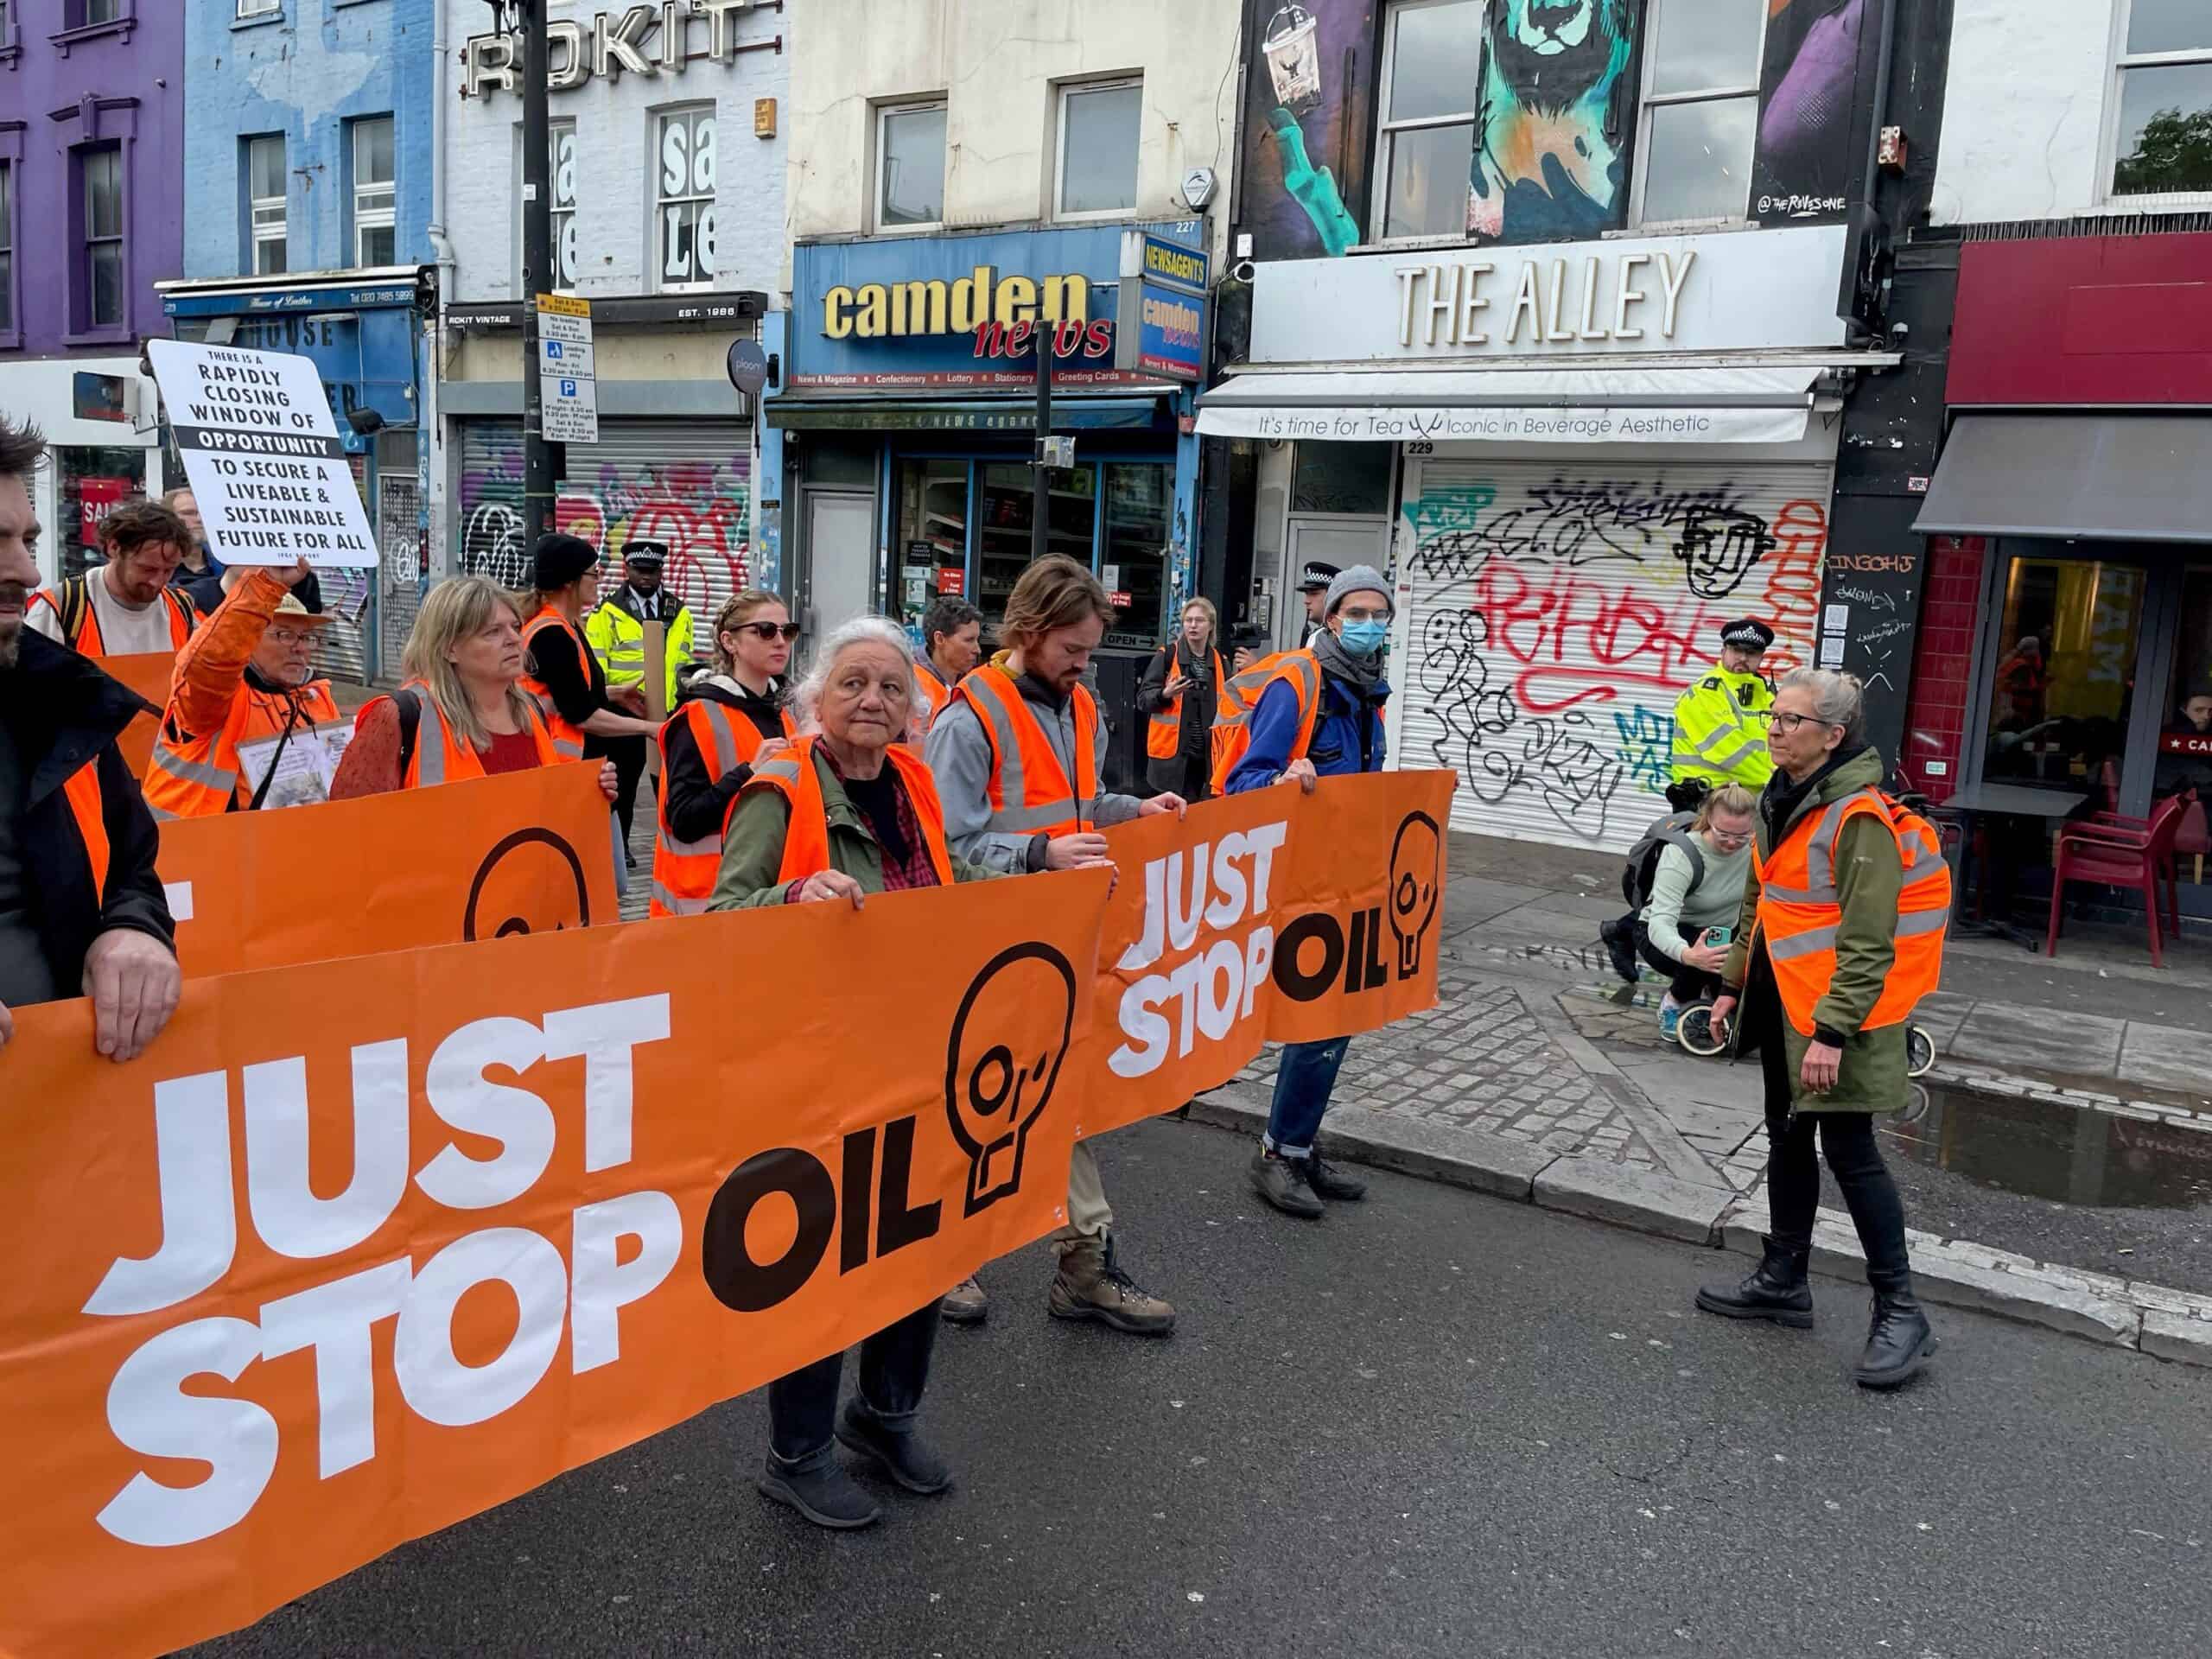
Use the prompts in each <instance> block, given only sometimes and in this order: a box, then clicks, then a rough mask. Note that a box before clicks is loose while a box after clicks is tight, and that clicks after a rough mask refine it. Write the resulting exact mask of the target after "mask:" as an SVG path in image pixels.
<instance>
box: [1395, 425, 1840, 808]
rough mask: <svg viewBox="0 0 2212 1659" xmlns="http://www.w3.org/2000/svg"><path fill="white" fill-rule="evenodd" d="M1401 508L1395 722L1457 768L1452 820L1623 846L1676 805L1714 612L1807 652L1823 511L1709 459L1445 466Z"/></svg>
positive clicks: (1429, 754) (1424, 751)
mask: <svg viewBox="0 0 2212 1659" xmlns="http://www.w3.org/2000/svg"><path fill="white" fill-rule="evenodd" d="M1431 474H1433V476H1432V475H1431ZM1404 517H1405V518H1406V521H1407V525H1408V530H1409V531H1410V534H1411V539H1412V543H1413V553H1412V556H1411V557H1410V558H1409V559H1408V576H1409V578H1410V580H1411V582H1412V584H1413V606H1412V621H1413V626H1414V639H1413V642H1412V655H1413V660H1412V662H1411V663H1409V664H1408V666H1407V672H1406V674H1405V679H1406V680H1407V682H1408V694H1409V695H1408V694H1402V695H1406V696H1407V701H1406V715H1405V719H1406V724H1405V728H1404V732H1403V734H1402V740H1401V741H1402V747H1403V748H1404V749H1405V751H1406V752H1407V753H1409V754H1413V755H1416V756H1419V757H1420V760H1421V764H1429V763H1430V762H1432V761H1433V764H1435V765H1437V766H1450V767H1452V768H1454V769H1456V770H1457V771H1458V772H1459V780H1460V784H1459V793H1458V795H1457V796H1456V797H1455V798H1454V800H1453V805H1452V821H1453V826H1454V827H1455V828H1458V829H1476V830H1481V831H1484V832H1487V833H1490V834H1503V835H1511V836H1521V837H1523V838H1529V839H1543V840H1548V841H1553V842H1560V843H1565V844H1570V845H1572V844H1580V845H1586V846H1592V847H1602V848H1607V849H1624V848H1625V847H1626V846H1627V845H1628V844H1629V843H1630V842H1631V841H1633V840H1634V839H1635V838H1636V836H1637V835H1638V834H1639V833H1640V832H1641V831H1642V830H1643V828H1644V826H1645V825H1646V824H1648V823H1650V822H1651V820H1652V819H1654V818H1656V817H1659V816H1660V815H1661V814H1662V813H1663V812H1665V811H1666V810H1667V804H1666V801H1665V799H1664V797H1663V794H1662V791H1664V789H1665V787H1666V784H1667V779H1668V774H1669V760H1670V757H1671V754H1672V752H1673V739H1674V705H1675V699H1676V698H1678V697H1679V696H1681V694H1682V693H1683V692H1684V691H1686V690H1688V689H1689V688H1690V687H1691V685H1693V684H1694V683H1695V682H1696V680H1697V678H1698V677H1699V676H1700V675H1701V674H1702V673H1704V672H1705V671H1706V670H1707V665H1708V664H1711V663H1712V662H1713V659H1714V658H1716V657H1717V656H1718V655H1719V637H1718V636H1719V630H1720V627H1721V626H1722V624H1724V623H1726V622H1727V621H1729V620H1732V619H1734V618H1736V617H1738V616H1742V615H1745V614H1746V613H1749V614H1752V615H1757V616H1759V617H1762V618H1764V619H1765V620H1767V621H1768V622H1769V623H1770V625H1771V626H1773V628H1774V629H1775V632H1776V636H1777V637H1776V641H1775V646H1774V649H1773V650H1772V651H1771V652H1769V653H1768V656H1767V659H1766V667H1767V670H1768V671H1769V672H1770V674H1773V675H1775V676H1777V677H1778V676H1780V675H1783V674H1785V673H1787V672H1789V670H1791V669H1793V668H1797V667H1801V666H1802V665H1803V664H1807V663H1809V662H1811V661H1813V660H1814V639H1815V632H1816V627H1817V623H1818V618H1819V610H1820V591H1821V564H1822V560H1823V557H1824V556H1825V554H1826V550H1827V535H1828V520H1827V506H1826V505H1825V503H1824V502H1823V501H1821V500H1818V499H1812V498H1811V497H1810V496H1809V495H1807V496H1802V497H1801V496H1798V495H1796V494H1794V493H1789V492H1788V491H1784V490H1779V489H1777V487H1776V486H1772V485H1765V484H1761V483H1758V481H1756V480H1755V479H1751V480H1738V479H1735V478H1732V477H1731V476H1730V474H1729V470H1728V469H1725V468H1720V467H1710V466H1705V467H1671V468H1668V469H1666V470H1664V471H1663V472H1660V473H1657V474H1654V473H1649V472H1646V473H1642V474H1624V475H1622V476H1619V477H1617V478H1607V477H1604V476H1600V475H1599V474H1578V475H1576V476H1574V477H1572V478H1570V477H1566V476H1554V477H1552V478H1550V479H1548V480H1542V481H1540V482H1531V481H1529V478H1528V476H1527V474H1525V473H1524V474H1521V475H1519V476H1517V477H1511V476H1505V475H1502V474H1501V475H1499V476H1494V477H1493V476H1485V475H1484V474H1480V473H1477V472H1475V471H1473V470H1472V469H1470V468H1465V467H1460V468H1453V469H1452V470H1451V471H1450V472H1448V473H1447V472H1446V471H1445V469H1443V468H1441V467H1434V468H1430V469H1428V470H1427V473H1425V474H1424V477H1423V479H1422V480H1421V484H1420V486H1419V493H1418V494H1416V495H1414V496H1412V497H1411V498H1410V499H1408V501H1407V503H1406V504H1405V507H1404Z"/></svg>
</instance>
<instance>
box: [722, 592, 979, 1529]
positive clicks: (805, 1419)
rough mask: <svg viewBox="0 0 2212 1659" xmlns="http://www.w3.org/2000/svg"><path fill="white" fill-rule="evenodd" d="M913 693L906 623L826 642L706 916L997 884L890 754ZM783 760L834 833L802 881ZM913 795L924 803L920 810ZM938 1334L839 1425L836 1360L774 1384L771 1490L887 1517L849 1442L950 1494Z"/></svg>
mask: <svg viewBox="0 0 2212 1659" xmlns="http://www.w3.org/2000/svg"><path fill="white" fill-rule="evenodd" d="M915 696H916V691H915V686H914V659H913V656H912V652H910V651H909V649H908V647H907V645H906V634H905V632H902V631H901V630H900V629H899V626H898V625H897V624H895V623H893V622H887V621H886V620H883V619H882V618H881V617H874V616H867V617H861V618H858V619H856V620H854V621H851V622H848V623H846V624H845V625H844V626H842V627H841V628H838V629H837V630H836V632H833V633H831V634H830V636H829V638H828V639H825V640H824V641H823V645H822V650H821V653H820V656H819V658H818V659H817V663H816V665H815V668H814V671H813V672H812V673H811V674H810V675H809V676H808V677H807V679H806V681H805V682H804V683H803V684H802V685H801V686H800V687H799V690H798V698H797V702H798V711H799V719H800V721H801V722H802V723H803V724H804V725H805V726H806V727H808V728H811V729H812V730H813V732H814V735H813V741H811V742H810V744H808V745H806V746H805V747H803V748H798V749H785V750H782V751H778V752H771V751H768V750H763V751H762V753H761V755H760V761H759V762H758V763H757V764H756V766H755V768H754V776H753V781H752V782H750V783H748V784H747V785H746V787H745V789H744V791H742V792H741V794H740V795H739V796H738V798H737V804H736V805H735V806H734V808H733V809H732V811H731V815H730V819H729V823H728V829H727V831H726V833H725V834H724V836H723V837H722V863H721V875H720V876H719V878H718V879H717V880H716V881H715V893H714V899H713V901H712V903H711V904H710V906H709V908H711V909H714V910H742V909H747V908H751V907H756V906H766V905H785V904H810V903H842V904H850V905H852V906H855V908H857V907H858V906H860V905H861V904H862V903H863V902H864V901H865V899H866V898H867V896H868V894H870V893H895V892H899V891H901V890H903V889H906V888H912V887H935V886H937V885H938V858H939V857H942V858H943V859H944V868H947V869H949V870H950V872H951V874H952V879H953V880H956V881H976V880H988V877H989V875H990V872H988V871H987V870H983V869H980V868H977V867H976V866H974V865H972V864H969V863H966V862H964V861H962V860H960V859H958V858H957V857H954V856H953V855H951V854H950V851H949V850H946V849H944V845H943V842H944V810H943V809H942V808H941V807H940V806H939V805H938V802H937V799H936V792H937V791H936V788H935V786H934V785H932V784H931V782H930V781H929V774H928V772H926V771H925V769H924V768H922V767H921V766H919V764H918V763H917V764H916V765H915V766H912V768H911V769H909V770H908V771H907V772H906V773H905V774H904V775H902V773H901V770H900V768H899V767H898V766H895V765H894V764H893V762H892V761H891V760H890V750H891V746H892V745H893V743H895V742H898V741H900V740H901V739H903V738H904V737H905V736H906V724H907V719H908V716H909V715H910V714H911V713H912V709H913V707H914V699H915ZM779 758H780V759H782V760H785V761H786V762H790V761H796V762H797V763H798V764H799V765H806V766H812V767H813V768H814V771H815V777H816V780H817V782H818V783H819V784H820V785H821V788H822V809H823V821H824V823H825V825H826V828H827V830H828V839H829V868H826V869H822V870H816V871H812V872H810V873H809V874H805V875H804V876H801V877H799V878H798V879H797V880H785V879H784V878H783V863H784V844H785V838H786V836H788V835H789V834H790V833H791V810H792V808H791V797H790V796H789V795H788V794H787V793H786V792H785V791H783V790H782V789H779V788H778V787H777V786H776V785H775V784H774V783H773V782H772V779H770V777H769V776H767V775H766V774H767V773H769V772H770V771H771V769H772V766H774V765H775V764H776V762H777V760H779ZM794 775H796V774H794ZM910 779H911V780H912V781H911V782H910V781H909V780H910ZM917 792H919V793H920V794H921V795H922V797H923V798H919V799H917V798H915V796H916V793H917ZM932 840H934V842H935V843H936V844H935V846H934V847H933V846H932V844H931V842H932ZM937 1327H938V1304H937V1303H936V1302H935V1301H931V1303H930V1304H929V1305H928V1306H925V1307H922V1308H918V1309H917V1310H916V1311H915V1312H913V1313H909V1314H908V1315H907V1316H906V1318H904V1319H900V1320H899V1321H897V1322H896V1323H895V1324H893V1325H889V1326H888V1327H887V1328H886V1329H884V1330H881V1331H879V1332H876V1333H875V1334H874V1336H872V1337H870V1338H868V1340H867V1341H865V1342H863V1343H862V1344H861V1360H860V1392H859V1393H858V1394H857V1395H855V1396H854V1397H853V1398H852V1399H851V1400H849V1401H848V1402H846V1405H845V1409H844V1412H843V1414H842V1415H840V1414H838V1412H837V1386H838V1379H839V1376H840V1375H841V1373H842V1370H843V1365H844V1356H843V1355H842V1354H832V1355H830V1356H829V1357H828V1358H826V1359H822V1360H817V1362H816V1363H813V1364H811V1365H808V1366H804V1367H803V1368H801V1369H800V1370H796V1371H793V1372H792V1373H791V1375H790V1376H785V1377H779V1378H778V1379H777V1380H776V1381H775V1382H773V1383H770V1384H769V1385H768V1422H769V1447H768V1463H767V1467H766V1470H765V1471H763V1472H762V1474H761V1477H760V1490H761V1491H763V1492H764V1493H766V1495H767V1496H768V1497H771V1498H773V1499H774V1500H775V1501H776V1502H778V1503H785V1504H788V1505H790V1506H791V1508H792V1509H795V1510H798V1512H799V1513H800V1514H801V1515H803V1516H805V1517H806V1518H807V1519H808V1520H810V1521H811V1522H814V1523H815V1524H816V1525H817V1526H823V1527H832V1528H837V1529H849V1528H853V1527H864V1526H867V1525H868V1523H869V1522H872V1521H874V1519H875V1518H876V1516H877V1515H878V1514H879V1513H880V1511H879V1510H877V1508H876V1506H875V1503H874V1500H872V1499H871V1498H870V1497H868V1494H867V1493H866V1492H864V1491H861V1489H860V1488H859V1487H858V1486H857V1485H855V1484H854V1483H853V1480H852V1478H850V1477H849V1476H848V1475H847V1474H846V1473H845V1471H844V1470H843V1469H842V1467H840V1466H839V1465H838V1462H837V1459H836V1442H837V1441H841V1440H842V1442H843V1443H844V1444H845V1445H846V1446H848V1447H849V1448H850V1449H851V1450H853V1451H854V1452H859V1453H861V1455H863V1456H865V1457H868V1458H872V1459H874V1460H875V1461H876V1462H878V1463H880V1465H882V1466H883V1468H884V1470H885V1471H886V1472H887V1473H888V1474H889V1475H890V1477H891V1478H892V1479H893V1481H895V1482H897V1483H898V1484H899V1485H900V1486H903V1487H905V1488H906V1490H907V1491H910V1492H921V1493H933V1492H942V1491H945V1490H946V1489H947V1488H948V1487H950V1485H951V1484H952V1474H951V1471H950V1470H949V1469H947V1468H946V1467H945V1465H944V1461H943V1459H940V1458H938V1455H937V1454H936V1452H933V1451H931V1449H930V1447H929V1446H928V1445H927V1444H926V1443H925V1441H924V1440H922V1438H921V1436H920V1434H919V1433H918V1432H917V1430H916V1428H915V1419H916V1416H917V1414H918V1412H919V1410H920V1408H921V1403H922V1392H923V1389H925V1387H926V1386H927V1385H928V1382H929V1370H930V1354H931V1349H932V1348H933V1347H934V1345H935V1344H936V1338H937Z"/></svg>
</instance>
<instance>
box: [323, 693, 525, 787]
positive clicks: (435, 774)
mask: <svg viewBox="0 0 2212 1659" xmlns="http://www.w3.org/2000/svg"><path fill="white" fill-rule="evenodd" d="M378 702H390V703H391V704H392V705H393V706H394V707H395V708H398V709H400V713H401V716H402V718H403V720H404V717H405V714H406V710H405V709H404V707H402V704H403V703H412V704H413V705H414V708H415V752H414V753H412V754H410V755H409V756H408V757H407V770H406V772H405V773H404V774H403V775H402V777H401V778H400V780H399V786H400V787H401V788H402V789H431V788H435V787H436V786H437V785H440V784H458V783H461V782H463V781H464V780H466V779H470V778H481V777H483V776H484V775H485V772H484V758H483V757H482V756H481V755H480V754H478V753H477V752H476V746H475V745H474V744H473V743H471V742H469V741H467V740H466V739H464V738H463V737H461V735H460V734H458V733H456V732H455V731H454V729H453V728H452V727H450V726H448V724H447V723H446V716H445V710H444V709H441V708H439V707H438V700H437V699H436V698H435V697H434V696H431V695H430V688H429V686H427V685H425V684H423V682H422V681H420V680H410V681H408V682H407V683H405V684H404V685H403V686H401V687H400V688H399V690H397V691H395V692H393V693H392V694H391V696H389V697H378V698H377V699H376V700H375V702H370V703H368V704H366V705H365V706H364V707H363V709H361V712H360V714H359V715H354V716H353V726H354V728H355V729H356V730H359V728H360V724H361V719H362V715H366V714H367V713H368V711H369V710H370V709H373V708H375V707H376V706H377V703H378ZM530 735H531V741H533V742H535V743H536V744H537V764H538V765H539V766H558V765H560V764H561V763H562V762H563V761H564V760H568V759H569V757H568V756H566V755H563V753H561V751H560V750H559V749H558V748H556V747H555V746H554V742H553V728H551V727H550V726H549V725H547V724H546V722H545V716H544V715H542V714H540V713H539V712H538V710H537V705H536V704H535V703H534V702H533V703H532V704H531V709H530Z"/></svg>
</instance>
